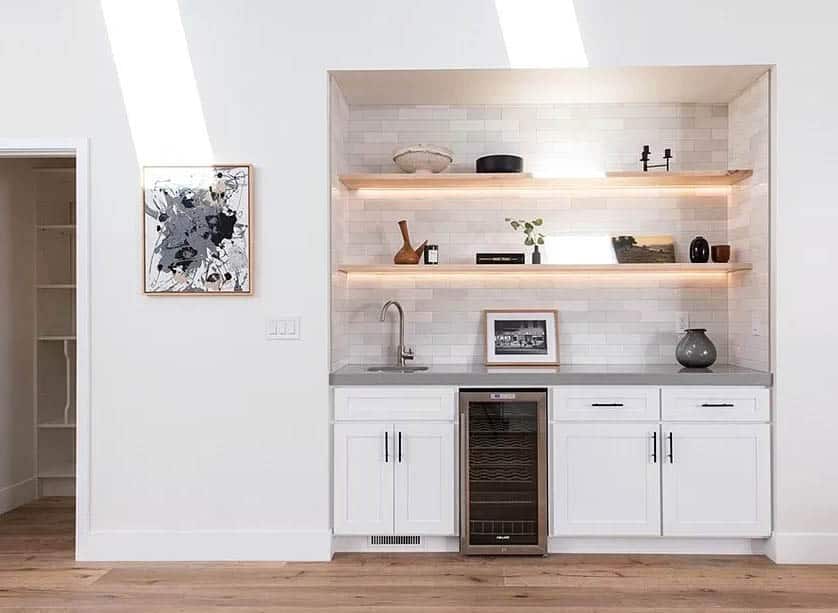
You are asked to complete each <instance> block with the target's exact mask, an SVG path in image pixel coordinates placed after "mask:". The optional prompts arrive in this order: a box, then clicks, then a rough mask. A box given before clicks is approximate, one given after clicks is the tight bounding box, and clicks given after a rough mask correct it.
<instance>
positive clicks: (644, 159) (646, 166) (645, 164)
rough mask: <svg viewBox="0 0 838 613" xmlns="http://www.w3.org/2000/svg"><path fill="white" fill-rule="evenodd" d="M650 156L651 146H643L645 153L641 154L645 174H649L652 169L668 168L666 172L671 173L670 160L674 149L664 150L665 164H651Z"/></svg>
mask: <svg viewBox="0 0 838 613" xmlns="http://www.w3.org/2000/svg"><path fill="white" fill-rule="evenodd" d="M649 155H650V151H649V145H643V153H641V154H640V161H641V162H643V172H649V169H650V168H666V172H669V160H671V159H672V149H669V148H667V149H664V150H663V159H664V160H665V161H666V163H665V164H650V163H649Z"/></svg>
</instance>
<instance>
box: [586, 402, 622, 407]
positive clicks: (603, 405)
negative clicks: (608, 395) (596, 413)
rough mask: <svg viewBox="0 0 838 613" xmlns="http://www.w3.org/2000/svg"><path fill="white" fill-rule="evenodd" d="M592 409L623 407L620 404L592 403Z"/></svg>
mask: <svg viewBox="0 0 838 613" xmlns="http://www.w3.org/2000/svg"><path fill="white" fill-rule="evenodd" d="M591 406H592V407H623V406H625V405H624V404H623V403H622V402H592V403H591Z"/></svg>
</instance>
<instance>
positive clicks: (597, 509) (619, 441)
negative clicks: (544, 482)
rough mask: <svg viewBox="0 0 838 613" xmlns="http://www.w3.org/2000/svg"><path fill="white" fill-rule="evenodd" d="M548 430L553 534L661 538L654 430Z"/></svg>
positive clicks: (565, 426)
mask: <svg viewBox="0 0 838 613" xmlns="http://www.w3.org/2000/svg"><path fill="white" fill-rule="evenodd" d="M552 428H553V432H552V435H553V436H552V438H553V462H554V465H553V477H552V478H553V488H552V489H553V499H552V507H553V522H552V523H553V534H557V535H589V536H600V535H602V536H626V535H652V536H658V535H660V468H659V467H660V461H661V455H660V451H661V448H660V433H659V432H658V425H657V424H632V423H625V424H582V423H557V424H554V425H553V426H552Z"/></svg>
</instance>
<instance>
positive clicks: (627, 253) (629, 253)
mask: <svg viewBox="0 0 838 613" xmlns="http://www.w3.org/2000/svg"><path fill="white" fill-rule="evenodd" d="M611 242H612V244H613V245H614V253H615V254H616V256H617V263H618V264H667V263H674V262H675V244H674V243H673V242H672V237H671V236H613V237H612V238H611Z"/></svg>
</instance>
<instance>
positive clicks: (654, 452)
mask: <svg viewBox="0 0 838 613" xmlns="http://www.w3.org/2000/svg"><path fill="white" fill-rule="evenodd" d="M657 463H658V433H657V432H652V464H657Z"/></svg>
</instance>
